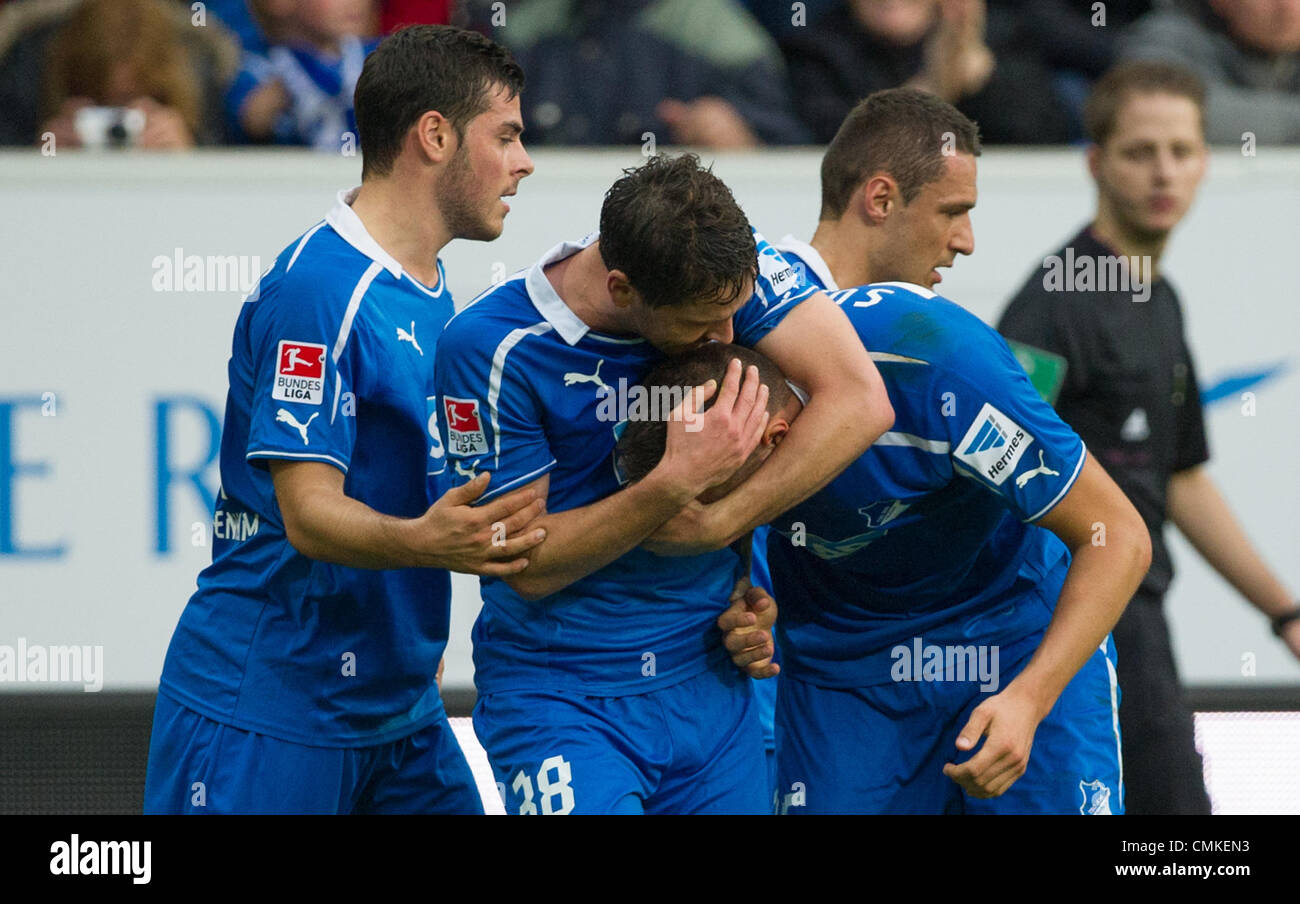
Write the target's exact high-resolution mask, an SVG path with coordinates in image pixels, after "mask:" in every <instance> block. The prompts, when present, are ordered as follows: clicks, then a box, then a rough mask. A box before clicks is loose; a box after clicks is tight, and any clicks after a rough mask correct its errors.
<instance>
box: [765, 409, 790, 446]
mask: <svg viewBox="0 0 1300 904" xmlns="http://www.w3.org/2000/svg"><path fill="white" fill-rule="evenodd" d="M789 432H790V422H789V421H787V420H786V419H785V418H784V417H783V416H781V415H779V414H776V415H773V416H772V417H771V418H770V419H769V420H768V422H767V429H766V430H764V431H763V440H762V443H761V445H763V446H770V447H771V448H773V449H775V448H776V447H777V446H779V445H780V444H781V440H783V439H785V435H786V434H787V433H789Z"/></svg>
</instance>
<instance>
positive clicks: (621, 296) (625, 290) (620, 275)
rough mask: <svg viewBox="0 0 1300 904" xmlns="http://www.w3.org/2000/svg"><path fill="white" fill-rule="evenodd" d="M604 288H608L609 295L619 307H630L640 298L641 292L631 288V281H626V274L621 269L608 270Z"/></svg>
mask: <svg viewBox="0 0 1300 904" xmlns="http://www.w3.org/2000/svg"><path fill="white" fill-rule="evenodd" d="M605 288H606V289H608V290H609V297H610V298H612V299H614V304H616V305H617V306H618V307H620V308H626V307H631V306H632V305H633V304H635V303H636V302H638V301H640V300H641V293H640V292H638V291H637V290H636V289H634V288H632V283H630V282H628V279H627V274H626V273H624V272H623V271H622V270H610V271H609V276H608V277H606V280H605Z"/></svg>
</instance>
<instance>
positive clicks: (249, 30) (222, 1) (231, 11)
mask: <svg viewBox="0 0 1300 904" xmlns="http://www.w3.org/2000/svg"><path fill="white" fill-rule="evenodd" d="M205 2H206V3H207V11H208V15H209V16H215V17H216V18H217V19H219V20H221V24H222V25H224V26H226V28H228V29H230V30H231V31H232V32H234V34H235V37H236V38H238V39H239V46H240V47H242V48H243V50H244V52H245V53H261V54H265V53H266V50H267V45H266V35H264V34H262V27H261V26H260V25H258V24H257V19H256V17H254V15H253V11H252V10H251V9H250V8H249V3H250V2H252V0H205Z"/></svg>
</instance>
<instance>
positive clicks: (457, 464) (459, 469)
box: [453, 458, 483, 480]
mask: <svg viewBox="0 0 1300 904" xmlns="http://www.w3.org/2000/svg"><path fill="white" fill-rule="evenodd" d="M482 460H483V459H481V458H476V459H474V460H473V461H472V462H470V464H469V470H468V471H466V470H465V469H464V468H462V467H461V466H460V462H458V461H457V462H453V464H454V465H455V468H456V473H457V474H459V475H460V476H461V477H468V478H469V479H470V480H474V479H475V478H476V477H478V474H476V473H475V472H474V469H475V468H477V467H478V463H479V462H480V461H482Z"/></svg>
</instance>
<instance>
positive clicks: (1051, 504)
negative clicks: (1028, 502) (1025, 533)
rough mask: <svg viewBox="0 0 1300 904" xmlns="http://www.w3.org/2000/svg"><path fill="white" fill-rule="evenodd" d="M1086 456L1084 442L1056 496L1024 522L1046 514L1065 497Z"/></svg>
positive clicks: (1077, 476) (1086, 451)
mask: <svg viewBox="0 0 1300 904" xmlns="http://www.w3.org/2000/svg"><path fill="white" fill-rule="evenodd" d="M1087 457H1088V446H1087V445H1086V444H1085V445H1084V447H1083V451H1082V452H1080V453H1079V461H1078V463H1077V464H1076V465H1075V466H1074V473H1073V474H1071V475H1070V479H1069V480H1067V481H1066V482H1065V486H1063V487H1061V492H1059V493H1057V494H1056V498H1054V499H1053V500H1052V501H1051V502H1049V503H1047V505H1045V506H1043V507H1042V508H1041V509H1039V510H1038V511H1037V512H1036V513H1034V514H1033V515H1030V516H1029V517H1028V518H1026V519H1025V521H1024V523H1025V524H1032V523H1033V522H1035V521H1037V520H1038V519H1039V518H1041V517H1043V516H1044V515H1046V514H1047V513H1048V512H1050V511H1051V510H1052V509H1054V508H1056V504H1057V503H1058V502H1060V501H1061V500H1062V499H1064V498H1065V494H1066V493H1068V492H1070V487H1072V486H1074V482H1075V481H1076V480H1078V479H1079V473H1080V472H1081V471H1082V470H1083V462H1084V460H1085V459H1086V458H1087Z"/></svg>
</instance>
